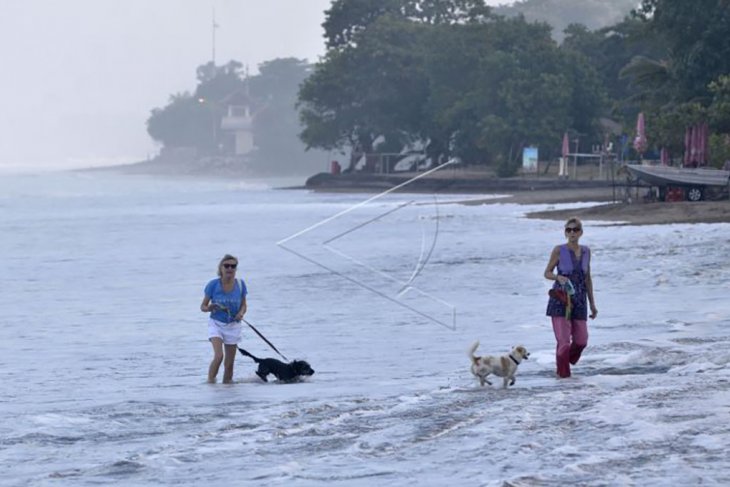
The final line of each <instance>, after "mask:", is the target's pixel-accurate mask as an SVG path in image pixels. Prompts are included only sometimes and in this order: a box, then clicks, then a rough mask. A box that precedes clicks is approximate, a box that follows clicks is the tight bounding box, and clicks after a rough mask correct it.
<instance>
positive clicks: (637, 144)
mask: <svg viewBox="0 0 730 487" xmlns="http://www.w3.org/2000/svg"><path fill="white" fill-rule="evenodd" d="M634 149H636V152H638V153H639V154H643V153H644V152H645V151H646V131H645V128H644V112H641V113H639V119H638V120H637V121H636V138H635V139H634Z"/></svg>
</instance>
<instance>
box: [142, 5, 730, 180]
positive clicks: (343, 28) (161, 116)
mask: <svg viewBox="0 0 730 487" xmlns="http://www.w3.org/2000/svg"><path fill="white" fill-rule="evenodd" d="M627 2H628V4H633V5H635V3H634V2H632V1H630V0H615V2H613V3H614V4H616V7H615V8H619V6H620V7H621V8H626V4H627ZM606 5H607V3H606V2H604V1H598V0H590V1H589V0H525V1H522V2H519V1H518V2H516V3H515V4H513V5H512V6H510V7H498V8H496V9H492V8H490V7H488V6H487V5H486V4H485V3H484V1H483V0H367V1H362V0H334V1H333V2H332V4H331V6H330V8H329V9H328V10H327V11H326V12H325V21H324V24H323V28H324V41H325V46H326V53H325V55H324V56H323V57H322V58H321V59H320V60H319V62H317V63H316V64H314V65H310V64H309V63H308V62H307V61H305V60H299V59H293V58H288V59H276V60H273V61H268V62H266V63H263V64H262V65H260V66H259V72H258V73H257V74H256V75H253V76H249V75H247V73H245V72H244V71H243V66H242V64H241V63H239V62H237V61H231V62H229V63H228V64H226V65H223V66H216V65H214V64H213V63H207V64H205V65H203V66H200V67H199V68H198V69H197V73H196V74H197V87H196V89H195V91H194V92H192V93H190V92H185V93H178V94H175V95H173V96H171V98H170V100H169V103H168V104H167V105H166V106H165V107H163V108H156V109H154V110H153V111H152V113H151V115H150V118H149V119H148V123H147V127H148V132H149V134H150V136H151V137H152V138H153V139H155V140H156V141H158V142H160V143H162V144H163V145H166V146H192V147H196V148H197V150H198V152H199V153H200V154H216V153H218V152H219V151H220V150H221V148H222V147H223V146H225V144H230V143H231V141H230V140H229V139H227V138H226V137H230V135H229V134H224V133H221V132H220V131H218V130H217V129H216V127H219V126H220V120H221V117H223V115H224V111H225V109H226V99H227V97H230V96H231V94H232V93H235V92H242V91H245V92H246V93H247V94H248V97H249V98H250V100H249V101H250V103H251V107H252V110H253V111H254V112H255V113H256V115H257V116H256V117H255V119H254V126H253V130H254V136H255V140H256V146H257V150H256V152H255V153H254V154H253V155H252V157H253V159H254V160H256V161H258V163H259V164H260V165H261V166H262V167H269V168H270V167H276V166H277V165H279V166H280V167H281V169H285V168H288V167H290V165H291V164H301V162H302V160H305V159H306V158H307V155H306V154H304V149H305V148H307V149H310V156H311V152H312V151H316V150H321V151H337V152H342V153H345V154H347V153H350V152H352V151H354V152H357V153H362V152H368V153H377V152H380V153H385V152H387V153H393V152H396V153H397V152H401V151H403V150H405V149H408V148H412V147H423V148H425V152H426V154H427V155H428V156H429V157H431V158H432V160H434V161H438V160H444V159H445V158H447V157H454V156H456V157H459V158H461V159H462V160H463V161H464V162H465V163H467V164H482V165H489V166H492V167H494V168H495V169H496V170H497V172H498V173H499V174H501V175H511V174H514V173H515V171H516V170H517V168H518V167H519V166H520V164H521V152H522V148H524V147H525V146H528V145H529V146H537V147H539V149H540V156H541V159H549V158H553V157H556V156H558V155H559V152H560V149H561V144H560V140H561V138H562V134H563V133H564V132H566V131H568V132H569V133H570V134H571V136H572V137H579V138H580V140H581V144H582V146H583V147H584V148H588V147H590V146H592V145H595V144H602V143H604V142H606V141H608V140H609V139H610V138H614V139H615V142H618V143H616V144H614V145H615V146H616V147H619V146H620V141H626V140H631V139H632V138H633V136H634V135H635V134H634V133H633V130H634V127H635V121H636V117H637V115H638V113H639V112H644V114H645V117H646V127H647V138H648V141H649V144H650V151H651V150H658V149H659V148H660V147H664V148H667V149H668V150H669V152H670V153H671V154H673V155H675V156H680V155H681V152H682V151H683V144H684V131H685V128H686V127H688V126H692V125H696V124H697V123H707V124H708V125H709V127H710V130H711V133H712V135H711V137H710V154H711V161H712V162H713V164H716V165H721V164H722V162H723V161H724V160H726V159H727V158H728V157H730V136H729V135H728V134H730V36H728V35H727V33H728V32H730V11H729V10H730V6H729V5H728V3H727V0H693V1H692V2H687V1H684V0H643V1H642V2H641V3H640V4H639V5H638V7H637V8H636V9H635V10H633V11H631V12H630V13H628V15H625V16H623V17H622V18H621V20H619V21H618V22H615V23H613V24H612V25H609V26H605V27H601V28H598V29H591V28H589V27H587V26H585V25H582V24H579V23H573V24H569V25H568V26H567V27H566V28H565V29H564V30H563V31H562V32H560V33H556V32H555V31H554V30H553V28H552V27H551V25H549V24H548V23H546V22H543V21H540V20H534V19H536V18H546V15H545V12H549V13H550V15H552V16H553V17H554V16H555V15H556V14H555V10H556V9H559V8H563V9H566V10H570V11H572V12H573V13H574V14H575V12H576V11H579V12H580V11H582V12H588V11H587V10H585V9H586V8H589V7H590V6H593V7H594V10H592V12H598V13H600V14H601V15H608V14H607V13H605V12H609V11H608V10H605V9H606V8H607V7H606ZM599 7H600V9H604V10H600V9H599ZM580 9H584V10H580ZM516 12H521V13H516ZM610 12H612V13H611V15H616V14H615V12H614V11H610ZM501 13H505V14H508V15H502V14H501ZM523 14H524V15H523ZM541 15H542V17H541ZM550 15H547V17H550ZM597 15H598V14H597V13H595V14H594V15H593V17H590V16H589V15H587V14H586V18H587V19H588V20H590V21H591V22H589V23H593V24H595V23H596V22H597V20H595V17H596V16H597ZM528 17H529V18H530V19H533V20H528ZM618 17H619V18H620V16H618ZM556 34H559V35H556ZM556 39H560V42H558V40H556ZM607 121H611V122H613V123H606V122H607ZM608 126H613V127H616V126H619V127H623V133H622V134H615V133H610V132H609V131H607V127H608ZM622 136H623V137H622ZM629 150H630V149H629ZM322 154H323V152H319V153H318V156H317V157H318V159H321V158H322ZM628 156H629V157H635V154H634V155H631V154H628ZM354 161H355V158H354V157H351V163H352V162H354Z"/></svg>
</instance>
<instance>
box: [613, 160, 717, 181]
mask: <svg viewBox="0 0 730 487" xmlns="http://www.w3.org/2000/svg"><path fill="white" fill-rule="evenodd" d="M626 169H628V170H629V172H631V174H632V175H633V176H634V177H636V179H640V180H642V181H644V182H645V183H647V184H651V185H654V186H727V185H728V182H730V171H723V170H720V169H706V168H685V167H669V166H646V165H643V164H627V165H626Z"/></svg>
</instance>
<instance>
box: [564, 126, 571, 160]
mask: <svg viewBox="0 0 730 487" xmlns="http://www.w3.org/2000/svg"><path fill="white" fill-rule="evenodd" d="M568 154H570V141H569V140H568V132H565V133H564V134H563V158H564V159H567V157H568Z"/></svg>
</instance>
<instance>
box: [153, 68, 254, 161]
mask: <svg viewBox="0 0 730 487" xmlns="http://www.w3.org/2000/svg"><path fill="white" fill-rule="evenodd" d="M242 66H243V65H242V64H241V63H239V62H236V61H230V62H229V63H228V64H226V65H224V66H215V65H214V64H213V63H212V62H210V63H207V64H204V65H202V66H200V67H198V69H197V72H196V74H197V79H198V85H197V87H196V89H195V93H194V94H193V95H190V94H189V93H183V94H181V95H176V96H172V97H171V98H170V102H169V103H168V104H167V105H166V106H165V107H164V108H155V109H153V110H152V113H151V115H150V117H149V119H147V133H149V135H150V137H152V138H153V139H154V140H155V141H157V142H160V143H161V144H163V145H164V146H166V147H195V148H196V149H197V151H198V153H199V154H201V155H203V154H213V153H216V152H217V151H218V149H219V145H220V144H221V143H222V140H223V134H222V133H221V131H220V129H219V127H220V122H221V118H222V117H223V115H224V113H225V109H226V107H225V106H224V104H223V103H222V100H223V99H224V98H225V97H226V96H228V95H230V94H231V93H233V92H235V91H236V90H241V89H242V88H243V80H242V79H241V75H240V69H241V67H242Z"/></svg>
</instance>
